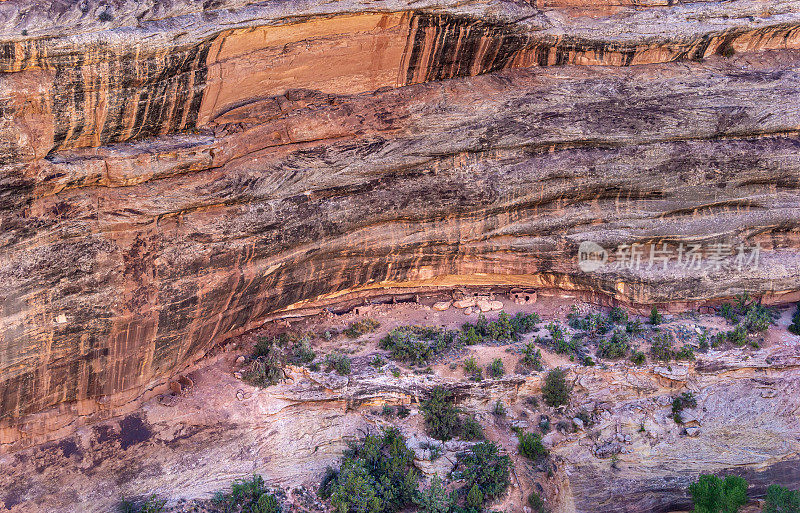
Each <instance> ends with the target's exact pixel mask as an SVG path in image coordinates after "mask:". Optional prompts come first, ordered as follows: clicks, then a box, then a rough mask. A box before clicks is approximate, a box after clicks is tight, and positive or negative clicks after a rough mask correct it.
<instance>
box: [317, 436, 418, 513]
mask: <svg viewBox="0 0 800 513" xmlns="http://www.w3.org/2000/svg"><path fill="white" fill-rule="evenodd" d="M413 461H414V453H413V452H412V451H411V450H410V449H408V447H406V441H405V438H403V435H402V434H400V431H399V430H397V429H396V428H388V429H386V430H384V431H383V432H382V433H381V434H379V435H367V436H366V437H365V438H364V440H363V441H362V442H361V443H360V444H352V445H351V446H350V448H349V449H348V450H347V451H345V453H344V458H343V460H342V464H341V466H340V468H339V470H338V471H337V470H330V471H329V472H328V474H327V475H326V477H325V478H324V479H323V482H322V485H321V486H320V496H321V497H323V498H330V500H331V504H332V505H333V507H334V509H335V511H336V512H337V513H379V512H384V511H397V510H399V509H402V508H405V507H407V506H409V505H411V504H413V502H414V499H415V498H416V490H417V484H418V482H419V474H418V473H417V471H416V470H415V469H414V466H413Z"/></svg>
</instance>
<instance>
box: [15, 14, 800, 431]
mask: <svg viewBox="0 0 800 513" xmlns="http://www.w3.org/2000/svg"><path fill="white" fill-rule="evenodd" d="M633 4H636V7H635V8H634V7H632V5H633ZM0 20H2V21H1V22H0V48H1V51H0V71H2V75H0V106H2V111H1V112H2V119H1V120H0V148H2V149H1V150H0V163H1V164H2V166H1V167H0V227H2V229H0V418H1V419H2V425H3V426H4V427H5V428H6V429H4V430H3V431H2V433H3V435H2V439H3V440H13V439H17V438H19V437H20V436H25V434H24V433H25V431H24V430H23V431H20V430H19V429H18V427H19V426H17V421H18V419H20V418H24V417H25V416H26V415H28V414H34V413H37V412H45V413H46V414H45V417H44V418H45V419H46V422H45V427H44V428H41V426H40V427H39V428H41V429H57V428H59V427H61V426H62V425H63V423H65V422H66V420H63V419H66V418H67V417H63V416H59V415H61V414H65V415H68V414H71V413H76V412H78V413H81V412H84V413H85V412H92V411H98V410H104V409H105V410H107V409H110V408H112V407H114V406H118V405H120V404H124V403H125V402H127V401H130V400H132V399H133V398H135V397H137V396H139V395H141V394H143V393H145V392H146V391H147V390H151V389H153V387H156V386H157V385H159V384H160V383H163V381H164V379H165V378H167V377H169V376H171V375H173V374H175V373H176V372H178V371H179V370H180V369H182V368H183V366H185V365H186V364H187V363H188V362H191V361H192V360H193V359H196V358H198V357H199V356H201V355H202V354H204V353H205V352H206V351H207V350H208V349H209V348H211V347H212V346H214V345H215V344H218V343H220V342H222V341H224V340H225V339H226V338H228V337H230V336H233V335H235V334H239V333H242V332H243V331H245V330H248V329H250V328H253V327H255V326H257V325H259V324H260V323H262V322H263V321H264V320H266V319H268V318H272V317H275V316H280V315H291V314H293V313H295V312H299V311H301V310H302V309H303V308H312V307H315V306H319V305H324V304H328V303H330V302H333V301H335V300H337V298H338V299H341V298H345V297H357V296H359V295H364V296H366V295H368V294H373V293H375V294H377V293H385V292H386V291H387V290H391V289H414V288H424V287H448V286H454V285H463V284H486V285H490V284H507V285H513V286H522V287H526V288H532V289H536V288H564V289H572V290H582V291H589V292H594V293H600V294H604V295H606V296H608V297H610V298H613V299H616V300H619V301H622V302H625V303H628V304H630V305H649V304H651V303H665V302H668V301H677V302H685V303H692V302H697V301H704V300H709V299H714V298H720V297H728V296H732V295H734V294H736V293H739V292H741V291H743V290H750V291H762V292H764V293H765V299H767V300H777V299H781V298H783V299H786V298H791V297H792V294H793V293H796V292H797V290H798V289H800V286H798V276H799V275H800V266H799V265H798V259H797V254H798V253H797V251H798V246H799V245H800V238H799V237H798V233H800V232H798V219H800V204H799V203H798V188H799V187H800V179H799V178H798V177H799V176H800V159H798V149H799V148H800V140H799V139H798V135H797V131H798V127H800V107H798V103H797V98H798V97H800V50H798V48H800V4H798V3H797V2H796V1H785V0H768V1H763V2H757V3H756V2H750V1H748V0H739V1H732V2H716V1H709V2H695V3H691V4H688V3H684V2H680V1H675V2H673V1H671V0H670V1H669V2H667V1H666V0H664V1H661V0H652V1H646V2H626V1H622V2H606V1H604V0H563V1H560V0H553V1H533V2H527V3H519V2H507V1H499V0H493V1H490V2H467V3H464V2H454V1H450V0H445V1H441V2H435V3H434V2H430V1H428V0H424V1H422V2H414V3H413V4H412V3H406V2H403V1H401V0H389V1H387V2H382V3H380V5H379V6H377V7H376V5H375V4H373V3H372V2H362V1H359V0H345V1H342V2H333V3H330V2H317V1H316V0H308V1H303V2H292V3H285V2H284V3H277V2H276V3H250V2H248V1H247V0H207V1H206V2H203V3H198V2H189V1H188V0H171V1H163V0H151V1H149V2H132V1H127V0H118V1H114V2H97V1H95V0H85V1H83V2H75V3H73V2H40V1H33V0H13V1H7V2H3V3H1V4H0ZM587 240H590V241H594V242H596V243H598V244H600V245H601V246H602V247H603V248H606V249H608V251H609V252H611V253H612V254H611V257H612V258H611V259H610V261H609V265H607V266H604V267H602V268H600V269H598V270H597V271H595V272H586V271H583V270H581V269H580V268H579V267H578V258H577V256H578V248H579V245H580V243H581V242H583V241H587ZM633 243H638V244H643V245H645V246H644V247H648V246H647V245H650V244H655V245H656V247H662V246H661V245H662V244H667V245H668V247H669V248H672V249H673V250H674V249H675V248H677V247H679V245H680V244H681V243H687V244H689V243H701V244H704V245H705V249H704V253H703V255H704V256H705V257H710V256H711V255H712V254H713V252H714V251H715V250H714V249H713V248H716V247H717V246H714V245H721V246H719V248H723V249H724V250H725V256H726V257H728V256H730V258H731V261H732V263H731V265H724V266H721V267H718V268H717V267H714V266H711V267H706V266H704V267H703V268H700V269H686V268H681V269H672V268H671V269H663V268H662V267H661V266H659V265H655V266H647V265H645V266H642V267H640V268H636V267H628V266H613V265H610V264H611V262H612V261H614V258H613V257H614V255H613V253H614V248H619V247H620V246H621V245H630V244H633ZM756 244H758V247H759V248H760V254H759V261H758V265H751V264H752V263H753V261H752V256H753V255H752V251H751V252H750V253H749V254H748V257H747V258H748V259H749V260H746V261H744V262H742V261H741V260H740V261H738V266H737V265H736V260H735V257H736V255H737V250H736V248H737V247H739V246H740V245H742V247H747V248H754V247H755V246H756ZM645 255H647V254H645ZM623 256H624V255H623ZM643 258H644V260H645V261H646V260H647V258H648V257H647V256H644V257H643ZM621 261H622V260H620V259H617V260H616V262H617V263H620V262H621ZM743 263H744V264H745V265H744V266H742V264H743ZM54 408H55V409H54ZM47 412H49V413H47ZM56 419H62V420H56ZM39 428H37V429H39Z"/></svg>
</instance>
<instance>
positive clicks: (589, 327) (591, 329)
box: [567, 307, 624, 338]
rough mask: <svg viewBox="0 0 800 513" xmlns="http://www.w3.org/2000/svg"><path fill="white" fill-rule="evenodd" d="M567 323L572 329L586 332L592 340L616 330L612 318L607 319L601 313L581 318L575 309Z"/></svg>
mask: <svg viewBox="0 0 800 513" xmlns="http://www.w3.org/2000/svg"><path fill="white" fill-rule="evenodd" d="M623 313H624V312H623ZM567 323H568V324H569V326H570V328H572V329H575V330H581V331H585V332H586V333H587V334H588V335H589V336H590V338H594V337H596V336H598V335H605V334H606V333H608V332H609V331H611V330H612V329H613V328H614V322H613V321H612V320H611V317H610V316H609V317H608V318H607V317H604V316H603V314H600V313H589V314H586V315H584V316H581V315H580V314H579V313H578V310H577V309H575V308H574V307H573V309H572V311H571V312H570V313H569V314H568V315H567Z"/></svg>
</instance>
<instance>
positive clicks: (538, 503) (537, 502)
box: [528, 492, 547, 513]
mask: <svg viewBox="0 0 800 513" xmlns="http://www.w3.org/2000/svg"><path fill="white" fill-rule="evenodd" d="M528 506H530V508H531V511H533V513H547V508H546V507H545V505H544V499H542V498H541V497H540V496H539V494H538V493H536V492H531V494H530V495H529V496H528Z"/></svg>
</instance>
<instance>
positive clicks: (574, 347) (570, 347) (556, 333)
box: [547, 322, 581, 354]
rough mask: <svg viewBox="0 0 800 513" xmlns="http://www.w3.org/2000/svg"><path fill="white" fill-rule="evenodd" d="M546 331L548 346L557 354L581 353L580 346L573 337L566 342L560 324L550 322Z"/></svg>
mask: <svg viewBox="0 0 800 513" xmlns="http://www.w3.org/2000/svg"><path fill="white" fill-rule="evenodd" d="M547 331H549V332H550V342H549V344H548V345H549V346H550V347H551V348H552V349H553V351H555V352H556V353H558V354H569V353H574V354H579V353H580V352H581V345H580V342H579V341H578V339H577V338H575V337H573V338H571V339H569V340H567V336H566V333H565V332H564V329H563V328H562V327H561V325H560V324H558V323H555V322H551V323H550V324H548V325H547Z"/></svg>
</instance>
